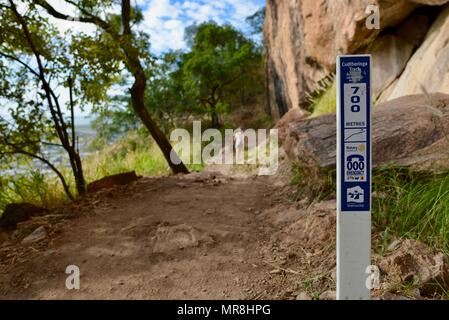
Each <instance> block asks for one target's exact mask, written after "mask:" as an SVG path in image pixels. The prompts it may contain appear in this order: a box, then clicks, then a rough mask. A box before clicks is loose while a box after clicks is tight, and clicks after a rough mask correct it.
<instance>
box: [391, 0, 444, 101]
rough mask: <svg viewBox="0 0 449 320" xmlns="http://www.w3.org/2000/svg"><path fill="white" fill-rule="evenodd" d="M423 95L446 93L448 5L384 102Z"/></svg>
mask: <svg viewBox="0 0 449 320" xmlns="http://www.w3.org/2000/svg"><path fill="white" fill-rule="evenodd" d="M423 92H447V93H449V5H448V6H446V7H445V9H444V11H443V12H441V14H440V15H439V17H438V19H437V20H436V21H435V23H434V24H433V25H432V27H431V29H430V30H429V33H428V34H427V36H426V39H425V40H424V42H423V43H422V45H421V46H420V47H419V49H418V50H417V51H416V53H415V54H414V55H413V57H412V58H411V59H410V61H409V62H408V64H407V67H406V69H405V71H404V72H403V74H402V75H401V76H400V78H399V80H398V82H397V84H395V85H394V89H393V91H392V93H391V94H390V95H389V96H388V98H386V99H387V100H391V99H395V98H398V97H402V96H405V95H410V94H418V93H423Z"/></svg>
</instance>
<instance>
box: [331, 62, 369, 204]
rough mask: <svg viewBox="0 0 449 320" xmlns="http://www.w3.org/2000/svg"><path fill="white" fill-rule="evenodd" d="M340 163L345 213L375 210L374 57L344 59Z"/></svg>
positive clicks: (341, 195)
mask: <svg viewBox="0 0 449 320" xmlns="http://www.w3.org/2000/svg"><path fill="white" fill-rule="evenodd" d="M338 67H339V69H340V70H339V82H340V83H339V85H340V86H339V90H340V99H341V100H340V110H339V112H340V114H341V118H340V123H339V126H340V128H339V131H340V136H339V138H340V141H339V147H340V157H341V159H340V161H341V164H342V165H341V168H339V170H340V177H341V181H340V183H341V194H340V197H341V199H340V204H341V207H340V210H341V211H342V212H370V210H371V116H370V115H371V95H370V92H371V57H370V56H341V57H340V59H339V66H338Z"/></svg>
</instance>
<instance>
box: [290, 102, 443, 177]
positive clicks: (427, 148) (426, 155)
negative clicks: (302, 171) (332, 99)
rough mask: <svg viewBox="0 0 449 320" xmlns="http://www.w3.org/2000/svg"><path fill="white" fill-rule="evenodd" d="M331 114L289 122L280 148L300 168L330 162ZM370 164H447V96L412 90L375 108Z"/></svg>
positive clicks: (333, 125)
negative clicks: (414, 93) (414, 92)
mask: <svg viewBox="0 0 449 320" xmlns="http://www.w3.org/2000/svg"><path fill="white" fill-rule="evenodd" d="M335 118H336V117H335V114H330V115H325V116H321V117H316V118H312V119H307V120H301V121H298V122H295V123H291V124H290V126H289V132H288V134H287V137H286V140H285V141H284V142H283V144H284V148H285V150H286V152H287V154H288V155H289V157H290V158H291V159H292V160H293V161H296V162H298V163H300V164H301V165H302V166H304V167H319V168H320V169H330V168H334V167H335V163H336V160H335V155H336V119H335ZM372 133H373V139H372V144H373V154H372V156H373V165H374V166H375V167H376V166H383V165H397V166H412V167H413V168H416V169H419V170H432V171H439V170H443V169H445V168H448V167H449V154H447V153H446V152H441V150H447V149H448V147H449V139H448V133H449V95H446V94H433V95H424V94H422V95H412V96H407V97H402V98H398V99H395V100H392V101H388V102H386V103H383V104H381V105H379V106H377V107H375V108H374V111H373V119H372Z"/></svg>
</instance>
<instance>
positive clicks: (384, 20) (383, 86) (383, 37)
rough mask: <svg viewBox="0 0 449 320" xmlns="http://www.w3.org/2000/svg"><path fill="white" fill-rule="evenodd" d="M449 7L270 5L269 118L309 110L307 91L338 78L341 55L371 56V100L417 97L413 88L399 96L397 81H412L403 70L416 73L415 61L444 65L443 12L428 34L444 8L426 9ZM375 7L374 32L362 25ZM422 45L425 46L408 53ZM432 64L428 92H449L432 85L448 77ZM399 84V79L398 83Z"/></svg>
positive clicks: (295, 0)
mask: <svg viewBox="0 0 449 320" xmlns="http://www.w3.org/2000/svg"><path fill="white" fill-rule="evenodd" d="M447 2H449V0H439V1H438V0H434V1H431V0H428V1H426V0H397V1H381V0H377V1H372V0H360V1H350V0H341V1H328V0H290V1H275V0H268V1H267V11H266V22H265V32H264V33H265V42H266V46H267V55H268V59H267V74H268V78H269V81H268V82H269V85H268V89H269V99H268V100H269V104H270V109H271V110H272V114H273V116H275V117H281V116H282V115H283V114H285V113H286V112H287V111H288V110H289V109H292V108H298V107H299V108H302V107H305V106H307V99H306V96H307V93H309V92H313V91H314V90H315V86H316V84H317V82H318V81H319V80H321V79H323V78H324V77H326V76H327V75H329V74H330V73H333V72H335V57H336V56H337V55H338V54H348V53H349V54H350V53H372V54H373V60H374V80H375V86H374V94H375V97H382V100H383V101H387V100H390V99H392V98H393V97H398V94H399V96H401V95H404V94H410V93H418V92H416V91H414V92H411V91H410V90H409V91H404V90H403V91H402V92H405V93H404V94H402V93H401V91H400V88H402V87H403V85H402V83H404V84H405V83H409V79H410V76H408V77H407V76H406V75H407V74H408V72H404V69H410V70H414V67H413V64H410V63H412V62H413V61H415V60H416V61H418V60H419V59H420V58H419V57H430V56H431V57H432V58H433V57H438V61H443V62H444V61H447V60H445V59H446V57H447V55H446V54H445V53H444V52H441V51H444V50H442V49H443V47H444V43H445V40H444V38H445V37H449V32H447V29H446V27H445V24H444V23H443V22H442V21H443V20H444V16H445V13H444V12H442V13H441V17H440V18H439V19H438V20H437V21H436V22H435V23H434V24H433V26H432V30H431V32H429V34H428V35H427V36H426V33H427V30H428V28H429V25H430V24H431V23H432V22H433V20H434V16H435V12H437V13H438V12H440V11H442V10H443V9H442V8H441V7H429V6H441V5H443V4H445V3H447ZM373 4H374V5H377V6H378V7H379V10H380V26H381V29H379V30H378V29H369V28H367V27H366V20H367V18H368V17H369V16H370V15H371V14H372V12H370V11H369V10H367V7H368V5H373ZM433 34H436V35H435V36H432V35H433ZM424 37H425V38H426V39H425V40H424ZM423 40H424V43H425V44H426V45H425V46H424V45H423V47H422V48H420V49H419V50H418V52H416V54H413V52H414V51H415V50H416V48H417V47H419V46H421V43H422V42H423ZM427 44H428V45H427ZM432 44H433V45H432ZM426 47H428V48H427V49H425V48H426ZM439 49H441V50H440V51H438V52H436V50H439ZM437 53H438V54H437ZM432 54H433V56H432ZM435 54H436V55H435ZM412 57H413V59H412ZM433 60H434V59H428V61H429V62H428V63H427V65H426V66H428V67H430V68H429V69H427V70H426V72H425V73H424V74H428V75H429V77H428V78H429V80H430V81H431V82H432V83H435V86H432V85H431V86H429V92H434V91H435V92H437V91H443V92H447V93H449V87H448V88H446V87H445V88H444V90H442V89H443V88H442V87H443V85H444V84H440V83H439V81H437V80H436V79H437V78H438V77H441V76H442V74H443V73H444V74H448V72H447V70H444V71H439V72H436V71H437V70H436V65H435V64H436V63H435V64H433V63H432V62H431V61H433ZM416 63H417V62H416ZM416 63H414V64H416ZM445 65H446V66H447V65H448V64H447V63H446V64H445ZM422 68H424V67H422ZM403 73H404V74H403ZM431 74H433V75H434V77H433V78H431V77H430V75H431ZM398 78H401V79H400V80H399V81H396V79H398ZM402 78H404V80H402ZM437 83H438V85H437ZM437 89H438V90H437ZM397 92H398V93H397Z"/></svg>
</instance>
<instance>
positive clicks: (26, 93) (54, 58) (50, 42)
mask: <svg viewBox="0 0 449 320" xmlns="http://www.w3.org/2000/svg"><path fill="white" fill-rule="evenodd" d="M33 8H34V6H33V5H30V6H29V9H30V10H27V12H26V14H22V13H20V12H19V10H18V9H17V6H16V4H15V3H14V1H12V0H9V1H8V3H7V4H1V5H0V11H1V15H2V20H1V23H0V68H1V74H0V96H1V97H2V101H3V102H4V104H8V105H9V113H10V119H6V118H5V117H2V118H1V119H0V136H1V138H0V146H1V149H0V150H1V151H0V158H2V160H3V161H5V160H8V159H9V160H10V159H11V158H12V157H14V156H15V155H17V154H20V155H25V156H28V157H32V158H34V159H38V160H40V161H42V162H44V163H45V164H46V165H48V166H49V167H50V169H51V170H53V171H54V172H55V173H56V174H57V176H58V177H59V178H60V180H61V183H62V185H63V187H64V190H65V191H66V193H67V195H68V196H69V197H70V198H72V199H73V195H72V194H71V192H70V188H69V186H68V184H67V182H66V181H65V179H64V177H63V175H62V174H61V172H60V171H59V170H58V169H57V168H56V166H55V165H54V164H53V163H51V162H50V161H49V160H48V159H47V158H46V156H45V155H44V152H43V150H42V147H43V146H47V145H51V146H57V147H61V148H63V149H64V150H65V152H66V153H67V155H68V158H69V162H70V166H71V169H72V172H73V176H74V179H75V182H76V187H77V191H78V193H84V192H85V191H86V186H85V181H84V175H83V169H82V163H81V158H80V155H79V152H78V150H77V148H76V131H75V122H74V107H75V101H74V91H75V88H76V87H77V86H76V81H75V79H74V76H73V75H74V74H73V69H72V67H71V65H70V62H69V61H70V57H69V55H68V48H67V46H66V44H65V42H64V41H62V39H61V38H60V37H59V36H58V31H57V30H56V29H55V28H54V27H52V26H51V25H50V24H49V23H48V20H47V19H45V18H43V17H42V16H40V15H39V14H38V12H37V11H36V10H33ZM59 86H65V87H66V88H67V89H68V91H69V93H70V94H69V95H70V101H69V103H68V109H69V111H70V112H69V113H70V116H69V117H67V116H66V115H65V113H64V110H63V107H64V106H63V105H61V103H60V101H59V98H58V94H57V92H56V91H55V87H59ZM57 139H59V143H56V142H55V140H57Z"/></svg>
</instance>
